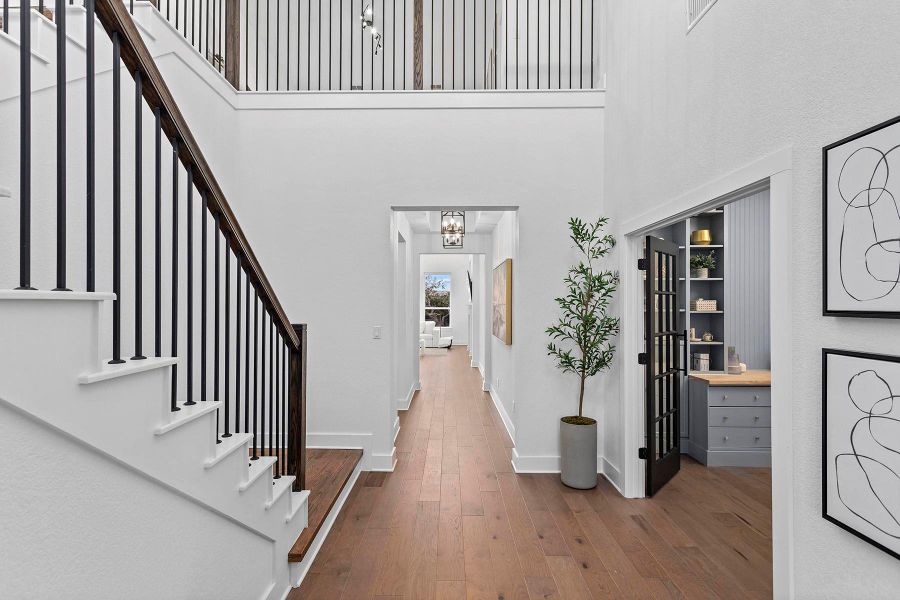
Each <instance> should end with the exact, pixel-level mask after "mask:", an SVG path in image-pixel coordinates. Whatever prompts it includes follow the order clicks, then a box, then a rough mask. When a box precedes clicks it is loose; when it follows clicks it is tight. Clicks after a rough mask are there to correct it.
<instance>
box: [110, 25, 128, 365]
mask: <svg viewBox="0 0 900 600" xmlns="http://www.w3.org/2000/svg"><path fill="white" fill-rule="evenodd" d="M112 48H113V60H112V76H113V86H112V87H113V89H112V92H113V97H112V104H113V114H112V135H113V139H112V161H113V162H112V196H113V198H112V200H113V223H112V226H113V231H112V234H113V243H112V253H113V293H114V294H115V295H116V297H115V299H114V300H113V304H112V309H113V339H112V353H113V356H112V360H110V361H109V364H111V365H118V364H121V363H123V362H125V361H124V360H122V353H121V346H122V86H121V83H122V81H121V79H122V43H121V41H120V40H119V33H118V32H117V31H114V32H113V33H112Z"/></svg>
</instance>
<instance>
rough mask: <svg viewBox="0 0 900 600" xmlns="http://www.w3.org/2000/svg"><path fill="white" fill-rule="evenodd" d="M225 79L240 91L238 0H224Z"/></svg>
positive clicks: (239, 14) (239, 12)
mask: <svg viewBox="0 0 900 600" xmlns="http://www.w3.org/2000/svg"><path fill="white" fill-rule="evenodd" d="M225 79H227V80H228V83H230V84H231V85H232V87H234V89H236V90H237V91H241V2H240V0H225Z"/></svg>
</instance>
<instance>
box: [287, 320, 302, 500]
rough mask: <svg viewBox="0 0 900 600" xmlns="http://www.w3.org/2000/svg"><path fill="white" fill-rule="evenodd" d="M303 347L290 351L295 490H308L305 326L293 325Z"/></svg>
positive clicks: (291, 468)
mask: <svg viewBox="0 0 900 600" xmlns="http://www.w3.org/2000/svg"><path fill="white" fill-rule="evenodd" d="M294 331H295V332H296V333H297V337H299V338H300V347H299V348H295V349H293V350H291V356H290V365H289V369H290V371H289V373H290V383H289V386H288V415H289V418H290V421H289V425H288V474H289V475H294V476H295V477H296V478H297V479H296V480H295V481H294V491H295V492H299V491H301V490H303V489H305V488H306V324H302V325H294Z"/></svg>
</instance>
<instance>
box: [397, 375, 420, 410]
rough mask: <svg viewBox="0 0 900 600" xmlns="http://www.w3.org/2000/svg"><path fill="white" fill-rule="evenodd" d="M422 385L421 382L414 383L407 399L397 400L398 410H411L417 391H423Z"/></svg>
mask: <svg viewBox="0 0 900 600" xmlns="http://www.w3.org/2000/svg"><path fill="white" fill-rule="evenodd" d="M421 387H422V386H421V384H419V382H416V383H414V384H413V385H411V386H410V388H409V392H407V394H406V398H400V399H399V400H397V410H409V407H410V405H412V399H413V396H415V395H416V390H419V389H421Z"/></svg>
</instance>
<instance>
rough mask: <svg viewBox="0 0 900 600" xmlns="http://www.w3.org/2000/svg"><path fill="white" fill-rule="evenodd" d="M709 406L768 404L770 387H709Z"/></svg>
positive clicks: (770, 402)
mask: <svg viewBox="0 0 900 600" xmlns="http://www.w3.org/2000/svg"><path fill="white" fill-rule="evenodd" d="M707 394H708V397H709V405H710V406H769V405H771V404H772V398H771V388H767V387H737V386H735V387H724V386H723V387H710V388H709V391H708V392H707Z"/></svg>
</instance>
